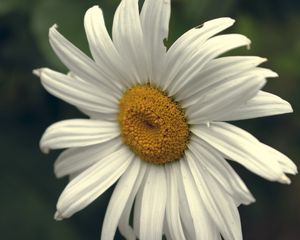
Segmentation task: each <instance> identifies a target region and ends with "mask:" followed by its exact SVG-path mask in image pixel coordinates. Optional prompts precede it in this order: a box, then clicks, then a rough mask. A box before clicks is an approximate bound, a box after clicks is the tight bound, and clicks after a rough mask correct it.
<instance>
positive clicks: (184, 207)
mask: <svg viewBox="0 0 300 240" xmlns="http://www.w3.org/2000/svg"><path fill="white" fill-rule="evenodd" d="M180 161H183V159H181V160H180ZM173 169H174V171H175V172H176V175H177V176H179V177H180V178H178V181H177V183H178V193H179V213H180V218H181V220H182V226H183V231H184V235H185V236H186V238H187V239H191V240H194V239H195V240H196V231H195V226H194V223H193V221H194V220H193V217H192V213H191V209H190V207H189V202H188V199H187V196H186V192H185V187H184V184H183V181H182V179H181V177H182V173H181V170H180V164H179V162H174V168H173Z"/></svg>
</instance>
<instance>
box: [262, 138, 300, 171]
mask: <svg viewBox="0 0 300 240" xmlns="http://www.w3.org/2000/svg"><path fill="white" fill-rule="evenodd" d="M261 144H262V146H263V147H264V148H265V150H266V151H268V152H269V154H270V158H273V159H276V161H277V162H278V163H279V165H280V166H281V168H282V170H283V172H285V173H288V174H293V175H295V174H297V173H298V170H297V166H296V164H295V163H294V162H293V161H292V160H291V159H289V158H288V157H287V156H285V155H284V154H282V153H281V152H279V151H277V150H276V149H274V148H272V147H270V146H268V145H266V144H263V143H261Z"/></svg>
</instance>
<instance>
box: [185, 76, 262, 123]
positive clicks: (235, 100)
mask: <svg viewBox="0 0 300 240" xmlns="http://www.w3.org/2000/svg"><path fill="white" fill-rule="evenodd" d="M265 83H266V80H265V79H264V78H263V77H258V76H256V75H250V74H249V75H246V76H245V75H242V76H240V77H237V78H233V79H230V80H228V81H224V82H222V83H220V84H216V85H213V86H211V87H208V88H207V89H206V91H203V94H200V93H198V94H197V96H198V98H197V100H196V101H195V102H193V103H192V102H190V100H189V101H188V102H187V103H186V104H185V103H183V104H182V106H183V107H184V108H186V115H187V117H188V122H189V123H190V124H199V123H203V122H204V121H213V120H215V119H217V118H219V117H220V116H223V115H224V114H226V113H227V111H230V110H231V109H235V108H237V107H238V106H240V105H242V104H243V103H245V102H246V101H248V100H249V99H250V98H252V97H253V96H255V95H256V94H257V92H258V91H259V90H260V89H261V88H262V87H263V86H264V85H265ZM186 105H188V107H187V106H186Z"/></svg>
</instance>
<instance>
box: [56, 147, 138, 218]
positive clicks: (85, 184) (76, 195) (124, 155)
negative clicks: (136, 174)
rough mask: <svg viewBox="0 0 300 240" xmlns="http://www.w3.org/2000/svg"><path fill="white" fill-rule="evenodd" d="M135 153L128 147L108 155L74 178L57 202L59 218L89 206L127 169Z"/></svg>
mask: <svg viewBox="0 0 300 240" xmlns="http://www.w3.org/2000/svg"><path fill="white" fill-rule="evenodd" d="M133 158H134V155H133V154H132V152H131V151H130V150H128V149H127V148H126V147H124V148H121V149H120V150H118V151H116V152H114V153H112V154H110V155H108V156H107V157H105V158H103V159H102V160H101V161H99V162H97V163H96V164H94V165H92V166H91V167H89V168H88V169H87V170H85V171H84V172H82V173H81V174H79V175H78V176H77V177H76V178H74V179H73V180H72V181H71V182H70V183H69V184H68V185H67V186H66V188H65V189H64V191H63V192H62V194H61V195H60V197H59V199H58V202H57V206H56V207H57V212H56V215H55V218H56V219H57V220H60V219H63V218H68V217H71V216H72V215H73V214H74V213H76V212H78V211H80V210H81V209H83V208H85V207H86V206H88V205H89V204H90V203H91V202H93V201H94V200H95V199H96V198H97V197H99V196H100V195H101V194H102V193H103V192H104V191H106V190H107V189H108V188H109V187H110V186H111V185H113V184H114V183H115V182H116V181H117V180H118V179H119V177H120V176H121V175H122V174H123V173H124V172H125V171H126V169H127V168H128V166H129V165H130V163H131V162H132V160H133Z"/></svg>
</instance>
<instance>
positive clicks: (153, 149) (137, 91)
mask: <svg viewBox="0 0 300 240" xmlns="http://www.w3.org/2000/svg"><path fill="white" fill-rule="evenodd" d="M119 107H120V112H119V115H118V120H119V123H120V127H121V133H122V137H123V141H124V143H125V144H127V145H128V146H129V147H130V148H131V149H132V151H133V152H135V153H136V154H137V155H138V156H139V157H140V158H141V159H142V160H144V161H147V162H150V163H153V164H165V163H169V162H173V161H175V160H178V159H180V158H181V157H182V155H183V153H184V151H185V149H186V146H187V142H188V139H189V127H188V124H187V121H186V118H185V116H184V113H183V110H182V109H181V107H180V106H179V105H178V103H176V102H174V101H173V100H172V99H171V98H170V97H168V96H167V95H166V94H165V93H164V92H162V91H160V90H158V89H156V88H154V87H152V86H150V85H137V86H135V87H132V88H130V89H128V90H127V91H126V92H125V93H124V95H123V97H122V98H121V100H120V103H119Z"/></svg>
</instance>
